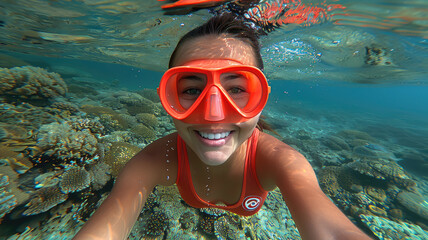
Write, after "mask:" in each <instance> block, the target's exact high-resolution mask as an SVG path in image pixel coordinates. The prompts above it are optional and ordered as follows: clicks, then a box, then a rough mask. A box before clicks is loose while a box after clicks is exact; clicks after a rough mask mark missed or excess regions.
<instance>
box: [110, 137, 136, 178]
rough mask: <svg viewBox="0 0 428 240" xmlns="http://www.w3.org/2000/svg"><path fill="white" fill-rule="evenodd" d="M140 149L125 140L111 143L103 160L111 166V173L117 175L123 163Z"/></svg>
mask: <svg viewBox="0 0 428 240" xmlns="http://www.w3.org/2000/svg"><path fill="white" fill-rule="evenodd" d="M140 150H141V149H140V148H139V147H137V146H134V145H132V144H129V143H126V142H116V143H112V146H111V148H110V150H109V151H108V152H107V154H106V156H105V157H104V162H105V163H106V164H107V165H109V166H110V167H111V174H112V176H113V177H117V175H118V174H119V172H120V170H122V168H123V167H124V166H125V164H126V163H127V162H128V161H129V160H130V159H131V158H132V157H133V156H134V155H135V154H137V153H138V152H139V151H140Z"/></svg>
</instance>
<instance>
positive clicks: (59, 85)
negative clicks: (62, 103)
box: [0, 66, 67, 99]
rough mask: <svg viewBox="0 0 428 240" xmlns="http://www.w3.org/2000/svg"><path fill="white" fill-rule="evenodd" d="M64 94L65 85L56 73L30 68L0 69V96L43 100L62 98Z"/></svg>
mask: <svg viewBox="0 0 428 240" xmlns="http://www.w3.org/2000/svg"><path fill="white" fill-rule="evenodd" d="M66 92H67V85H66V84H65V82H64V80H62V78H61V76H60V75H59V74H57V73H50V72H48V71H46V70H45V69H43V68H39V67H31V66H25V67H14V68H11V69H8V68H0V95H2V94H9V95H14V96H19V97H21V98H28V99H45V98H52V97H57V96H64V95H65V93H66Z"/></svg>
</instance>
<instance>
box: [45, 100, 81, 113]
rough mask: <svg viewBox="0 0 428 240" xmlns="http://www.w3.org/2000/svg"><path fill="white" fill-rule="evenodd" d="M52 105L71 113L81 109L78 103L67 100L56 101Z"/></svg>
mask: <svg viewBox="0 0 428 240" xmlns="http://www.w3.org/2000/svg"><path fill="white" fill-rule="evenodd" d="M51 107H52V108H57V109H59V110H65V111H69V112H70V113H78V112H79V111H80V110H79V107H78V106H77V105H76V104H74V103H70V102H65V101H57V102H54V103H52V104H51Z"/></svg>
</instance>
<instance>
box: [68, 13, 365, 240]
mask: <svg viewBox="0 0 428 240" xmlns="http://www.w3.org/2000/svg"><path fill="white" fill-rule="evenodd" d="M169 67H170V69H169V70H168V71H166V72H165V74H164V75H163V77H162V79H161V82H160V86H159V88H158V93H159V96H160V98H161V102H162V105H163V106H164V108H165V109H166V111H167V112H168V114H170V115H171V116H172V117H173V121H174V124H175V126H176V129H177V133H173V134H170V135H168V136H165V137H163V138H161V139H158V140H157V141H155V142H153V143H152V144H150V145H149V146H147V147H146V148H144V149H143V150H142V151H141V152H139V153H138V154H137V155H135V156H134V157H133V158H132V159H131V160H130V161H129V162H128V163H127V164H126V166H125V167H124V168H123V170H122V171H121V173H120V175H119V176H118V178H117V180H116V183H115V185H114V187H113V189H112V191H111V193H110V195H109V196H108V197H107V198H106V200H105V201H104V202H103V203H102V205H101V206H100V207H99V209H98V210H97V211H96V212H95V213H94V214H93V215H92V216H91V218H90V219H89V220H88V221H87V222H86V224H85V225H84V226H83V227H82V229H81V230H80V232H78V234H77V235H76V236H75V239H84V240H87V239H126V238H127V236H128V234H129V232H130V231H131V229H132V226H133V225H134V223H135V221H136V220H137V217H138V216H139V214H140V212H141V210H142V208H143V207H144V204H145V202H146V200H147V197H148V196H149V194H150V193H151V192H152V190H153V189H154V187H155V186H156V185H158V184H159V185H163V186H170V185H173V184H177V186H178V189H179V191H180V194H181V196H182V198H183V199H184V200H185V201H186V203H188V204H189V205H191V206H193V207H196V208H204V207H216V208H221V209H225V210H228V211H231V212H234V213H237V214H240V215H245V216H250V215H253V214H255V213H257V212H258V210H259V209H260V208H261V206H262V205H263V202H264V200H265V198H266V195H267V193H268V191H271V190H273V189H275V188H276V187H278V188H279V189H280V191H281V193H282V195H283V198H284V200H285V202H286V204H287V206H288V208H289V210H290V212H291V214H292V217H293V220H294V221H295V223H296V226H297V227H298V230H299V232H300V234H301V236H302V238H303V239H317V240H319V239H347V240H350V239H358V240H361V239H369V238H368V237H367V236H366V235H365V234H364V233H363V232H362V231H361V230H359V229H358V228H357V227H356V226H355V225H354V224H353V223H352V222H351V221H350V220H349V219H348V218H347V217H346V216H345V215H344V214H343V213H342V212H341V211H340V210H339V209H338V208H337V207H336V206H335V205H334V204H333V203H332V202H331V201H330V199H329V198H327V196H326V195H325V194H324V193H323V192H322V190H321V189H320V187H319V185H318V181H317V178H316V176H315V173H314V171H313V169H312V167H311V165H310V164H309V162H308V161H307V160H306V159H305V157H304V156H303V155H301V154H300V153H298V152H297V151H296V150H294V149H293V148H291V147H290V146H288V145H287V144H285V143H283V142H281V141H280V140H278V139H276V138H274V137H272V136H271V135H268V134H266V133H263V132H261V131H260V130H259V129H258V128H257V123H258V121H259V118H260V114H261V111H262V110H263V108H264V106H265V104H266V102H267V98H268V95H269V92H270V87H269V86H268V84H267V81H266V78H265V76H264V75H263V73H262V72H261V70H260V69H263V61H262V58H261V55H260V46H259V42H258V39H257V36H256V34H255V31H254V30H253V29H252V28H250V27H248V26H247V25H246V24H245V23H243V22H242V21H241V20H237V19H235V18H234V17H233V16H232V15H230V14H223V15H220V16H216V17H213V18H212V19H210V20H209V21H208V22H207V23H205V24H204V25H202V26H200V27H198V28H196V29H194V30H192V31H190V32H189V33H187V34H186V35H185V36H184V37H183V38H182V39H181V40H180V41H179V43H178V45H177V47H176V48H175V50H174V52H173V54H172V56H171V59H170V64H169Z"/></svg>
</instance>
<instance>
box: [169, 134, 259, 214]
mask: <svg viewBox="0 0 428 240" xmlns="http://www.w3.org/2000/svg"><path fill="white" fill-rule="evenodd" d="M259 133H260V132H259V130H258V129H257V128H256V129H255V130H254V132H253V134H252V135H251V137H250V138H249V139H248V146H247V153H246V157H245V168H244V180H243V186H242V192H241V197H240V199H239V201H238V202H237V203H235V204H233V205H229V206H217V205H215V204H212V203H209V202H207V201H205V200H203V199H201V198H200V197H199V196H198V195H197V193H196V191H195V188H194V187H193V182H192V176H191V174H190V168H189V161H188V159H187V150H186V143H185V142H184V141H183V139H181V137H180V136H178V137H177V150H178V175H177V181H176V184H177V187H178V190H179V191H180V194H181V197H182V198H183V199H184V201H185V202H186V203H187V204H189V205H190V206H192V207H195V208H207V207H210V208H220V209H224V210H227V211H230V212H233V213H236V214H239V215H243V216H251V215H253V214H255V213H257V212H258V211H259V210H260V208H261V207H262V205H263V203H264V201H265V199H266V196H267V193H268V192H267V191H265V190H264V189H263V187H262V186H261V185H260V183H259V180H258V178H257V174H256V166H255V165H256V164H255V159H256V148H257V140H258V137H259Z"/></svg>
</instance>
